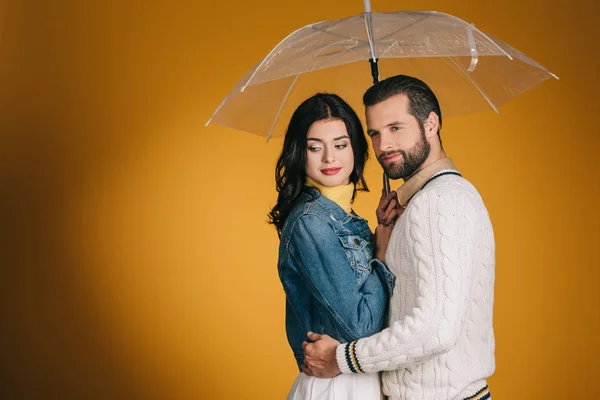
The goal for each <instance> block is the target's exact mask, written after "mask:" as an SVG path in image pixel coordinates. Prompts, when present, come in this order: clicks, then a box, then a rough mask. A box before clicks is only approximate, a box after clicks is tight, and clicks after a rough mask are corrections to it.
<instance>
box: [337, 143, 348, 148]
mask: <svg viewBox="0 0 600 400" xmlns="http://www.w3.org/2000/svg"><path fill="white" fill-rule="evenodd" d="M346 147H348V145H347V144H336V145H335V148H336V149H345V148H346Z"/></svg>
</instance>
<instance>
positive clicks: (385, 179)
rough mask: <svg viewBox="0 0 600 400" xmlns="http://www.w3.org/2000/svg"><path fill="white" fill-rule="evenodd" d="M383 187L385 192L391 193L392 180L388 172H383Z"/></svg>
mask: <svg viewBox="0 0 600 400" xmlns="http://www.w3.org/2000/svg"><path fill="white" fill-rule="evenodd" d="M383 188H384V189H385V194H390V180H389V178H388V176H387V175H386V173H385V172H384V173H383Z"/></svg>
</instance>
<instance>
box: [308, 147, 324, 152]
mask: <svg viewBox="0 0 600 400" xmlns="http://www.w3.org/2000/svg"><path fill="white" fill-rule="evenodd" d="M319 150H321V148H320V147H309V148H308V151H312V152H313V153H314V152H315V151H319Z"/></svg>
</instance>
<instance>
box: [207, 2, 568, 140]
mask: <svg viewBox="0 0 600 400" xmlns="http://www.w3.org/2000/svg"><path fill="white" fill-rule="evenodd" d="M364 3H365V12H364V13H361V14H359V15H355V16H352V17H347V18H342V19H337V20H330V21H323V22H319V23H315V24H310V25H307V26H304V27H302V28H300V29H298V30H297V31H295V32H293V33H292V34H290V35H289V36H288V37H286V38H285V39H284V40H282V41H281V42H280V43H279V44H278V45H277V46H275V47H274V48H273V49H272V50H271V52H270V53H269V54H268V55H267V56H266V57H265V58H264V59H262V60H261V61H260V62H259V63H258V64H257V65H256V66H255V67H254V68H252V69H251V70H250V71H248V73H247V74H246V75H245V76H244V77H243V78H242V79H241V80H240V81H239V82H238V83H237V85H236V86H235V87H234V89H233V90H232V91H231V93H230V94H229V95H228V96H227V97H226V98H225V99H224V100H223V102H222V103H221V104H220V106H219V107H218V108H217V109H216V111H215V112H214V114H213V115H212V117H211V118H210V120H209V121H208V122H207V123H206V125H208V124H209V123H211V122H214V123H217V124H219V125H225V126H229V127H231V128H234V129H238V130H242V131H246V132H250V133H254V134H257V135H261V136H264V137H266V138H267V141H268V140H269V139H270V138H271V137H273V136H280V135H282V134H283V133H284V132H285V122H286V121H287V120H289V117H290V116H291V113H292V112H293V110H294V109H295V108H296V107H297V106H298V105H299V104H300V102H301V101H303V100H304V99H305V98H307V97H310V96H311V95H312V94H314V93H316V92H320V91H326V92H330V93H336V94H339V95H340V96H341V97H342V98H344V99H346V100H348V101H349V103H350V104H351V105H354V106H358V99H359V98H360V96H362V94H363V93H364V91H365V90H366V89H367V88H368V87H369V86H370V85H371V84H372V82H377V81H378V80H379V71H380V69H381V71H382V72H385V73H386V75H387V76H391V75H396V74H404V75H410V76H414V77H417V78H419V79H422V80H423V81H425V82H426V83H427V84H428V85H429V86H430V87H431V88H432V89H433V91H434V92H435V93H436V95H437V96H438V99H439V101H440V106H441V109H442V112H443V116H444V117H445V118H447V117H452V116H458V115H463V114H468V113H474V112H481V111H485V110H490V109H493V110H494V111H496V112H498V107H499V106H501V105H502V104H504V103H506V102H508V101H509V100H511V99H513V98H514V97H516V96H518V95H519V94H521V93H523V92H525V91H527V90H529V89H531V88H533V87H535V86H536V85H538V84H540V83H541V82H543V81H545V80H546V79H549V78H556V79H558V77H557V76H556V75H554V74H552V73H551V72H549V71H548V70H546V69H545V68H544V67H543V66H541V65H540V64H538V63H537V62H535V61H533V60H532V59H530V58H529V57H527V56H526V55H524V54H523V53H521V52H519V51H518V50H516V49H515V48H513V47H511V46H509V45H508V44H506V43H504V42H503V41H501V40H499V39H496V38H494V37H492V36H490V35H489V34H486V33H484V32H482V31H480V30H479V29H477V28H476V27H475V26H474V25H473V24H469V23H467V22H465V21H463V20H461V19H459V18H457V17H454V16H452V15H449V14H444V13H440V12H435V11H396V12H371V6H370V1H369V0H365V2H364ZM367 61H369V63H370V68H369V67H368V66H367V64H366V62H367ZM369 70H370V73H369ZM371 81H372V82H371Z"/></svg>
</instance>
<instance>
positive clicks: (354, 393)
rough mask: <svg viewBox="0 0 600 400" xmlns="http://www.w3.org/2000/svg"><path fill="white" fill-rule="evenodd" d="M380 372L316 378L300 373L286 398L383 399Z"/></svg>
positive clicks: (299, 399) (298, 399)
mask: <svg viewBox="0 0 600 400" xmlns="http://www.w3.org/2000/svg"><path fill="white" fill-rule="evenodd" d="M381 399H383V396H382V394H381V383H380V380H379V374H377V373H374V374H342V375H338V376H336V377H335V378H315V377H312V376H308V375H306V374H304V373H302V372H301V373H300V375H298V378H296V380H295V381H294V384H293V385H292V389H291V390H290V393H289V394H288V396H287V398H286V400H381Z"/></svg>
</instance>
